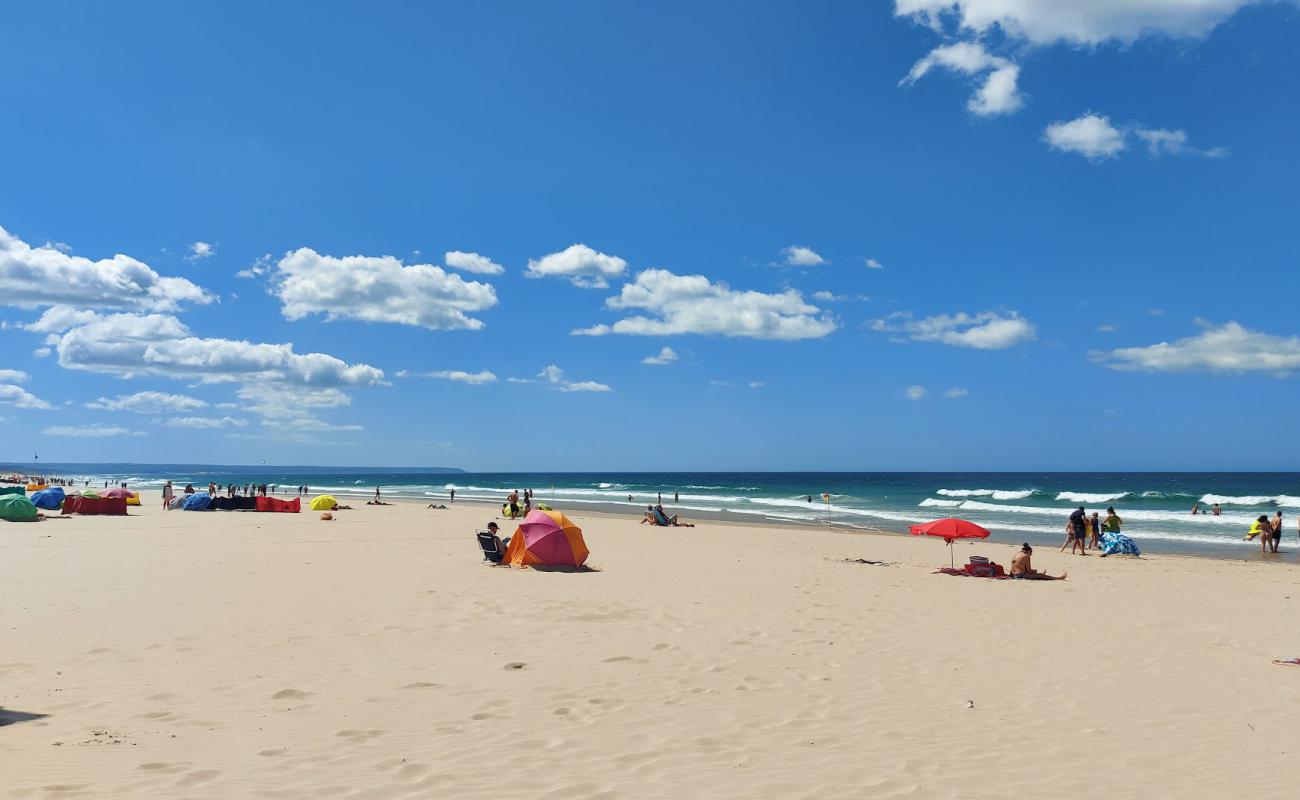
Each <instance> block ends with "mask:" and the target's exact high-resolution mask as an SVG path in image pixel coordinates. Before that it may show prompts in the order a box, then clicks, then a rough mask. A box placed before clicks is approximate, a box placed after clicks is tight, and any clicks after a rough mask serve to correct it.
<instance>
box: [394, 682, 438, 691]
mask: <svg viewBox="0 0 1300 800" xmlns="http://www.w3.org/2000/svg"><path fill="white" fill-rule="evenodd" d="M402 688H403V689H436V688H438V684H436V683H429V682H428V681H416V682H415V683H408V684H406V685H405V686H403V687H402Z"/></svg>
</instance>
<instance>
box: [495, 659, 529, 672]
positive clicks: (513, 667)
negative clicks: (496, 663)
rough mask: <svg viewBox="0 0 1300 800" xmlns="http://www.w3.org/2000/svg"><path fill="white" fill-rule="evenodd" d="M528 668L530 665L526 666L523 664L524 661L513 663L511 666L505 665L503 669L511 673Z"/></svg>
mask: <svg viewBox="0 0 1300 800" xmlns="http://www.w3.org/2000/svg"><path fill="white" fill-rule="evenodd" d="M526 666H528V665H527V664H525V663H524V662H522V661H511V662H510V663H509V664H506V665H505V666H504V667H502V668H501V669H504V670H505V671H507V672H510V671H513V670H516V669H523V668H524V667H526Z"/></svg>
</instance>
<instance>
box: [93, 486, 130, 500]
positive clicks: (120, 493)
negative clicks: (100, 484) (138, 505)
mask: <svg viewBox="0 0 1300 800" xmlns="http://www.w3.org/2000/svg"><path fill="white" fill-rule="evenodd" d="M100 497H120V498H122V499H123V500H129V499H130V498H131V492H130V491H129V490H127V489H123V488H122V487H120V486H114V487H113V488H112V489H109V490H108V491H106V492H104V493H103V494H101V495H100Z"/></svg>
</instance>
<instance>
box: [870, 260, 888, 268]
mask: <svg viewBox="0 0 1300 800" xmlns="http://www.w3.org/2000/svg"><path fill="white" fill-rule="evenodd" d="M884 268H885V265H884V264H881V263H880V262H879V261H877V260H875V259H874V258H868V259H867V269H884Z"/></svg>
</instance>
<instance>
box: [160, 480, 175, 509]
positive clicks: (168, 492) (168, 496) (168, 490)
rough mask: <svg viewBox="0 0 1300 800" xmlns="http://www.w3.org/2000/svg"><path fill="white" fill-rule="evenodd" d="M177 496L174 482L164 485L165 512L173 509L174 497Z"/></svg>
mask: <svg viewBox="0 0 1300 800" xmlns="http://www.w3.org/2000/svg"><path fill="white" fill-rule="evenodd" d="M175 495H176V490H175V489H173V488H172V482H171V481H167V482H166V483H164V484H163V510H164V511H166V510H167V509H170V508H171V507H172V497H174V496H175Z"/></svg>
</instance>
